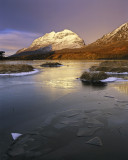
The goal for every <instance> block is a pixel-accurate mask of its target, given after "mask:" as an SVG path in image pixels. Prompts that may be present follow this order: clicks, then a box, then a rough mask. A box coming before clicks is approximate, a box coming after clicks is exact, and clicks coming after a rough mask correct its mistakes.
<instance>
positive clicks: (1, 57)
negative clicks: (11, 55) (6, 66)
mask: <svg viewBox="0 0 128 160" xmlns="http://www.w3.org/2000/svg"><path fill="white" fill-rule="evenodd" d="M4 53H5V52H4V51H0V60H1V59H3V58H4Z"/></svg>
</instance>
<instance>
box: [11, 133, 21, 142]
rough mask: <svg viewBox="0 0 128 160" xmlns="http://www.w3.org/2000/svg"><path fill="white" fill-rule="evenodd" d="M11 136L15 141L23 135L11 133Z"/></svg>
mask: <svg viewBox="0 0 128 160" xmlns="http://www.w3.org/2000/svg"><path fill="white" fill-rule="evenodd" d="M11 135H12V138H13V139H14V140H16V139H17V138H18V137H20V136H21V135H22V134H20V133H11Z"/></svg>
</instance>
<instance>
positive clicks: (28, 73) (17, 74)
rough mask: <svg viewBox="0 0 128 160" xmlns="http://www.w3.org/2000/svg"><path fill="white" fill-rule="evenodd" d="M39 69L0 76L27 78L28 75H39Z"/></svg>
mask: <svg viewBox="0 0 128 160" xmlns="http://www.w3.org/2000/svg"><path fill="white" fill-rule="evenodd" d="M38 72H39V70H38V69H34V71H31V72H21V73H5V74H0V76H26V75H31V74H35V73H38Z"/></svg>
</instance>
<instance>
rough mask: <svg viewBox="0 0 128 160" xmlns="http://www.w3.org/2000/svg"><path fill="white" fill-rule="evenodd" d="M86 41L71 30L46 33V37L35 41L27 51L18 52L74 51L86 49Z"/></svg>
mask: <svg viewBox="0 0 128 160" xmlns="http://www.w3.org/2000/svg"><path fill="white" fill-rule="evenodd" d="M84 46H85V43H84V40H83V39H81V38H80V37H79V36H78V35H77V34H76V33H74V32H72V31H71V30H67V29H65V30H63V31H61V32H57V33H55V32H54V31H53V32H51V33H46V34H45V35H44V36H42V37H39V38H37V39H35V40H34V41H33V42H32V44H31V45H30V46H29V47H28V48H25V49H21V50H19V51H17V53H21V52H27V51H34V50H42V51H43V48H44V47H48V50H47V51H55V50H61V49H65V48H68V49H74V48H81V47H84Z"/></svg>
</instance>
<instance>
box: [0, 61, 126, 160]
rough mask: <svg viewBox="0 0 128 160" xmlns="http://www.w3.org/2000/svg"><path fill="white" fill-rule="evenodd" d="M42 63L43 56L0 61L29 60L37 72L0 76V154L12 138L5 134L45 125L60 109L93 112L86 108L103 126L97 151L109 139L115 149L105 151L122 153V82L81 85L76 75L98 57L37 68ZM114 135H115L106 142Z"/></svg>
mask: <svg viewBox="0 0 128 160" xmlns="http://www.w3.org/2000/svg"><path fill="white" fill-rule="evenodd" d="M43 62H46V61H41V60H40V61H13V62H11V61H8V62H1V63H10V64H13V63H14V64H17V63H18V64H19V63H20V64H31V65H33V66H34V67H35V68H37V69H39V72H38V73H37V74H34V75H28V76H20V77H11V76H10V77H9V76H1V77H0V154H1V155H2V154H3V153H4V152H5V151H6V150H7V147H8V145H10V144H11V143H12V137H11V133H15V132H16V133H22V134H24V133H27V132H31V131H32V130H35V129H37V128H40V127H42V126H44V124H45V125H46V124H49V123H50V121H51V119H52V118H53V117H54V116H55V115H56V114H57V113H61V112H63V111H69V110H88V111H90V110H94V111H95V113H94V112H93V113H92V112H91V111H90V116H93V117H98V119H100V121H101V122H102V123H104V125H105V126H107V128H105V129H106V132H105V129H104V130H103V133H102V134H101V132H100V133H97V134H98V135H99V136H101V138H102V140H103V142H104V147H103V149H102V153H105V155H106V154H107V151H106V148H107V149H108V148H110V145H111V144H112V148H114V147H113V146H115V149H114V150H113V149H112V148H111V149H110V150H109V153H110V155H111V153H114V152H115V153H116V152H118V151H120V155H123V156H125V157H127V151H126V149H124V148H125V146H126V147H128V143H127V142H128V140H126V137H127V136H128V129H127V127H128V82H113V83H108V84H107V85H106V86H91V85H85V84H82V83H81V81H80V80H78V79H77V78H79V77H80V75H81V74H82V73H83V72H84V71H85V70H86V69H88V68H89V67H90V66H92V65H94V64H98V63H99V62H100V61H60V63H62V64H63V66H61V67H57V68H41V67H40V65H41V64H42V63H43ZM88 113H89V112H88ZM121 127H123V129H122V130H120V128H121ZM108 130H109V131H111V132H109V131H108ZM105 133H109V135H107V134H106V135H105ZM110 133H111V134H110ZM122 135H123V136H122ZM115 136H116V138H117V139H115V141H114V142H112V140H113V137H115ZM119 137H121V138H119ZM108 139H109V141H110V144H109V143H108ZM88 140H89V139H88ZM116 140H118V142H117V141H116ZM115 142H116V143H115ZM124 143H125V144H124ZM116 146H118V147H117V148H116ZM121 147H123V148H121ZM96 150H97V149H96ZM93 152H94V153H95V151H94V148H93ZM83 153H84V152H83ZM98 153H99V151H98ZM81 155H82V154H81ZM96 155H97V154H96ZM83 156H84V155H83ZM118 156H119V154H118V153H117V158H118ZM101 157H102V158H103V154H102V156H101ZM84 158H85V157H84ZM88 158H89V157H88ZM127 158H128V157H127ZM81 159H82V158H81ZM108 159H109V158H108ZM110 159H111V158H110ZM103 160H104V159H103Z"/></svg>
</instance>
